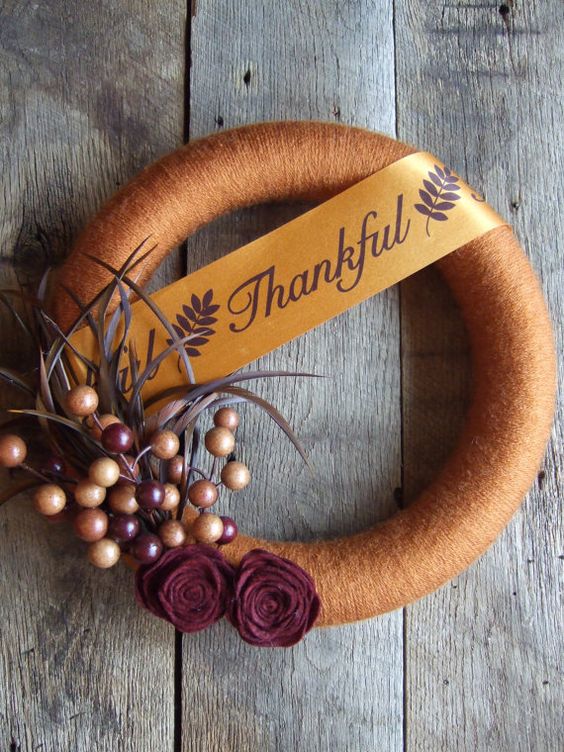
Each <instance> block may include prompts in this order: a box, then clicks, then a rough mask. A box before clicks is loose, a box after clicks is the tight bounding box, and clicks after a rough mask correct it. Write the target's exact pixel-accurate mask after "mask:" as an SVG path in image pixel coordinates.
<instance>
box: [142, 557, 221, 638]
mask: <svg viewBox="0 0 564 752" xmlns="http://www.w3.org/2000/svg"><path fill="white" fill-rule="evenodd" d="M234 574H235V570H234V569H233V567H232V566H231V565H230V564H229V563H228V562H227V561H226V560H225V558H224V557H223V555H222V554H221V553H220V552H219V551H218V550H217V549H215V548H211V546H204V545H201V544H193V545H190V546H186V547H184V548H173V549H171V550H170V551H167V552H166V553H165V554H163V555H162V556H161V558H160V559H159V560H158V561H157V562H155V563H154V564H150V565H148V566H143V567H139V569H138V570H137V572H136V575H135V596H136V598H137V601H138V603H139V604H140V605H142V606H144V607H145V608H147V609H148V610H149V611H150V612H151V613H153V614H155V616H159V617H160V618H161V619H166V620H167V621H169V622H170V623H171V624H174V626H175V627H176V628H177V629H179V630H180V631H181V632H199V631H200V630H201V629H205V628H206V627H209V626H210V625H211V624H214V623H215V622H216V621H218V620H219V619H221V617H222V616H223V615H224V614H225V611H226V609H227V606H228V604H229V602H230V600H231V599H232V597H233V578H234Z"/></svg>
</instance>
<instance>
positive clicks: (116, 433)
mask: <svg viewBox="0 0 564 752" xmlns="http://www.w3.org/2000/svg"><path fill="white" fill-rule="evenodd" d="M101 441H102V446H103V447H104V449H105V450H106V451H108V452H112V453H114V454H123V452H129V450H130V449H131V447H132V446H133V431H132V430H131V428H128V427H127V426H125V425H124V424H123V423H110V425H109V426H106V428H104V430H103V431H102V437H101Z"/></svg>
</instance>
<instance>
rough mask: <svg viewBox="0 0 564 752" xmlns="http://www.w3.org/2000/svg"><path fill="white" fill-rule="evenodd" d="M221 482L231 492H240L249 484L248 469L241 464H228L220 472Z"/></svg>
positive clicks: (234, 462)
mask: <svg viewBox="0 0 564 752" xmlns="http://www.w3.org/2000/svg"><path fill="white" fill-rule="evenodd" d="M221 480H222V482H223V485H224V486H225V487H226V488H229V489H230V490H231V491H242V490H243V488H246V487H247V486H248V485H249V483H250V482H251V474H250V472H249V468H248V467H247V466H246V465H245V464H244V463H243V462H236V461H235V460H234V461H233V462H228V463H227V464H226V465H225V466H224V467H223V469H222V471H221Z"/></svg>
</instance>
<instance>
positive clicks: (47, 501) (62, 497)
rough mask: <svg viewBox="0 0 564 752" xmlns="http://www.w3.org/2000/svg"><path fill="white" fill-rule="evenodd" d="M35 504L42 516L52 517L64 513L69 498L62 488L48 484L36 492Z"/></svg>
mask: <svg viewBox="0 0 564 752" xmlns="http://www.w3.org/2000/svg"><path fill="white" fill-rule="evenodd" d="M33 503H34V505H35V509H36V510H37V511H38V512H39V513H40V514H44V515H46V516H47V517H51V516H52V515H54V514H59V512H62V511H63V509H64V508H65V505H66V503H67V496H66V494H65V492H64V491H63V489H62V488H61V487H60V486H56V485H55V484H54V483H46V484H45V485H44V486H39V488H38V489H37V490H36V492H35V494H34V497H33Z"/></svg>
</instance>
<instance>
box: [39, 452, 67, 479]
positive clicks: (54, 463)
mask: <svg viewBox="0 0 564 752" xmlns="http://www.w3.org/2000/svg"><path fill="white" fill-rule="evenodd" d="M41 472H42V473H45V474H47V473H48V474H49V475H62V474H63V473H64V472H65V461H64V460H63V459H62V458H61V457H57V456H56V455H53V456H52V457H49V458H48V459H47V460H45V462H44V463H43V466H42V467H41Z"/></svg>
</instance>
